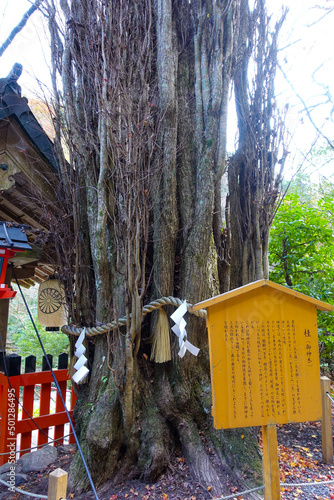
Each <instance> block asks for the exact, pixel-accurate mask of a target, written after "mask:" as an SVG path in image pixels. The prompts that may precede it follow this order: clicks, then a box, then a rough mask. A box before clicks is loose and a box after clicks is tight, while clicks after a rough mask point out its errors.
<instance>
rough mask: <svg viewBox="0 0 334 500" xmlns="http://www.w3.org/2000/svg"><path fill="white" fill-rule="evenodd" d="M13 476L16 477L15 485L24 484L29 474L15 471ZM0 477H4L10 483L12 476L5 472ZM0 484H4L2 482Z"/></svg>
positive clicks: (3, 479)
mask: <svg viewBox="0 0 334 500" xmlns="http://www.w3.org/2000/svg"><path fill="white" fill-rule="evenodd" d="M5 465H7V464H5ZM13 477H15V486H21V484H24V483H26V482H27V481H28V476H27V475H26V474H19V473H15V476H13ZM0 479H2V481H6V483H9V481H10V479H11V478H10V476H9V475H8V474H7V473H5V474H1V475H0ZM0 486H4V485H3V484H2V483H0Z"/></svg>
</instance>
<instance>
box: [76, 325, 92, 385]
mask: <svg viewBox="0 0 334 500" xmlns="http://www.w3.org/2000/svg"><path fill="white" fill-rule="evenodd" d="M85 336H86V328H83V330H82V332H81V333H80V335H79V338H78V340H77V341H76V343H75V353H74V355H75V356H76V357H77V358H78V360H77V362H76V363H75V365H74V368H75V370H77V371H76V373H75V374H74V375H73V377H72V380H74V382H75V383H76V384H78V383H79V382H81V380H83V379H84V378H85V377H86V375H87V373H88V372H89V370H88V368H87V366H85V364H86V363H87V361H88V360H87V358H86V356H85V352H86V347H85V346H84V345H83V341H84V340H85Z"/></svg>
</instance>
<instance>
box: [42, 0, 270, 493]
mask: <svg viewBox="0 0 334 500" xmlns="http://www.w3.org/2000/svg"><path fill="white" fill-rule="evenodd" d="M50 4H51V5H50V13H52V19H53V22H52V24H51V42H52V47H53V57H54V64H53V68H54V71H55V72H57V73H60V75H61V77H62V82H63V92H62V95H61V97H59V95H60V94H59V91H58V89H57V78H56V75H54V78H53V82H54V87H55V88H54V90H55V95H56V97H55V111H56V113H57V118H58V120H59V127H58V129H57V130H58V139H57V142H58V146H59V147H60V144H61V140H66V142H67V147H68V150H69V154H70V161H71V166H72V168H73V172H74V175H73V177H71V175H70V174H69V173H68V172H67V171H66V168H64V183H66V192H67V195H68V198H69V201H68V204H69V206H70V205H71V203H72V201H73V200H75V202H76V203H77V205H78V206H77V208H76V209H75V212H74V224H75V228H76V234H75V238H76V242H77V245H76V264H75V270H76V276H75V288H76V296H73V297H72V310H73V311H74V315H73V318H72V319H73V321H74V322H76V323H77V324H83V325H87V326H89V325H90V324H91V323H93V322H99V321H105V320H108V319H111V318H112V319H117V318H119V317H121V316H126V318H127V324H126V326H125V327H120V328H119V329H118V330H115V331H113V332H110V333H109V334H108V335H99V336H97V337H96V338H95V340H94V342H93V341H91V342H90V343H89V346H88V347H89V353H90V363H91V375H90V381H89V383H88V384H84V385H83V386H81V387H80V388H79V391H78V394H79V399H78V403H77V405H76V410H75V421H76V424H77V429H78V433H79V436H80V441H81V444H82V447H83V450H84V453H85V455H86V457H87V460H88V463H89V466H90V468H91V471H92V474H93V478H94V480H95V481H96V482H97V483H98V484H101V483H102V482H104V481H106V480H107V479H110V478H113V480H115V481H118V480H121V479H123V478H124V477H126V478H131V477H142V478H145V480H148V479H150V480H154V479H156V478H157V477H158V476H159V475H160V474H161V473H162V472H163V470H165V468H166V467H167V465H168V463H169V460H170V456H171V453H172V452H173V450H174V448H175V446H179V445H180V446H181V448H182V450H183V453H184V455H185V457H186V459H187V461H188V463H189V466H190V467H191V469H192V471H193V473H194V475H195V477H196V478H197V479H198V480H199V481H200V482H201V484H203V485H207V486H212V487H213V490H212V491H213V492H214V493H216V494H221V493H224V491H225V485H224V474H221V472H219V467H218V468H216V467H215V465H214V463H213V460H212V459H211V458H210V452H208V448H210V449H211V450H215V451H214V453H215V457H216V459H217V460H218V462H216V463H219V461H220V463H224V467H225V470H226V473H228V471H229V465H228V464H227V463H226V461H227V460H229V461H231V454H230V453H227V452H226V450H228V449H229V445H228V444H227V443H228V442H233V439H232V438H231V437H230V436H229V437H227V436H226V435H225V434H221V433H218V432H217V431H215V430H213V429H212V423H211V417H210V407H211V394H210V378H209V361H208V347H207V338H206V332H205V322H204V321H203V320H200V319H198V318H195V317H193V316H190V317H188V318H187V322H188V328H187V331H188V336H189V340H190V341H191V342H192V343H194V344H195V345H197V346H198V347H200V348H201V351H200V354H199V356H198V358H196V357H193V356H191V355H190V354H189V353H186V356H185V357H184V358H183V359H182V360H181V359H180V358H179V357H178V356H177V352H178V341H177V340H178V339H177V338H176V336H174V334H173V333H171V337H170V342H171V347H172V349H171V351H172V356H171V357H172V359H171V360H170V361H168V362H167V360H166V362H165V363H153V362H151V361H150V351H151V344H152V340H154V338H155V335H157V332H156V318H155V317H154V315H153V314H152V315H149V316H147V317H146V318H145V320H144V321H143V318H142V305H143V303H145V302H149V301H150V299H151V298H158V297H161V296H164V295H177V296H179V297H180V298H182V299H186V300H187V301H188V302H194V303H195V302H198V301H200V300H203V299H205V298H208V297H210V296H212V295H214V294H217V293H219V290H226V289H227V288H228V285H229V276H228V273H227V272H226V270H227V269H229V268H230V267H231V268H233V269H235V268H234V267H233V266H238V265H239V266H240V262H241V261H242V259H244V261H245V262H248V261H247V255H246V256H243V255H242V254H241V253H240V249H238V248H237V247H236V249H235V252H236V253H235V255H234V253H233V247H232V251H231V250H230V248H229V242H230V236H229V231H230V232H231V233H232V235H233V234H235V230H239V226H238V225H237V222H235V221H234V219H235V214H234V213H233V216H231V217H230V219H231V227H230V226H229V225H228V228H227V229H226V230H227V233H222V221H221V200H220V197H221V194H220V182H221V176H222V174H223V172H224V170H225V156H226V126H227V102H228V93H229V89H230V83H231V79H232V76H233V72H234V68H235V64H236V60H237V59H236V56H237V53H236V50H237V47H238V44H239V43H240V40H241V38H242V36H244V35H243V33H244V30H245V27H246V28H247V22H248V21H247V19H246V20H244V18H243V17H241V16H245V12H246V11H245V10H244V7H245V5H246V4H245V2H244V0H242V1H240V2H239V1H234V2H230V1H229V0H226V1H224V0H222V1H219V2H217V1H211V0H205V1H202V0H195V1H192V2H188V0H181V1H173V0H167V1H163V0H155V1H154V2H153V1H152V0H145V1H141V2H139V1H130V0H123V1H117V2H101V1H100V0H92V1H87V0H72V1H69V2H67V1H66V0H61V2H60V5H61V8H62V16H64V18H65V34H64V37H63V38H62V35H61V31H60V30H57V29H56V24H55V19H56V16H55V10H56V6H55V4H54V3H53V0H50ZM240 5H241V6H242V7H243V8H242V9H241V8H240ZM56 61H58V62H57V63H56ZM242 69H243V71H244V75H243V78H244V80H243V81H242V83H243V85H246V80H245V75H246V65H245V64H244V65H243V66H242ZM239 73H240V70H239ZM238 89H239V87H238ZM237 91H238V90H237ZM62 103H64V110H65V111H63V108H62ZM64 121H65V123H64ZM61 125H66V126H65V127H63V128H62V126H61ZM61 131H62V133H63V137H61ZM239 158H240V162H242V161H243V162H245V160H244V157H243V156H242V155H241V154H240V155H239ZM240 165H241V163H240ZM243 165H244V166H245V163H244V164H243ZM240 172H241V171H240ZM238 175H239V177H240V176H242V175H243V174H240V173H238V172H237V169H236V168H235V169H233V168H231V169H230V177H231V179H232V178H238ZM233 176H234V177H233ZM232 180H233V179H232ZM73 181H74V182H73ZM256 189H257V188H256ZM235 193H236V194H235V195H234V192H233V191H231V193H230V205H231V212H232V205H233V207H234V206H235V203H236V201H235V199H236V198H237V197H238V196H239V198H240V187H239V185H238V183H236V184H235ZM253 195H254V193H252V196H253ZM246 202H247V203H248V204H251V203H252V202H251V201H250V198H249V199H247V200H246ZM253 223H254V224H256V219H255V216H253V219H252V221H251V224H253ZM233 224H235V227H236V229H234V226H233ZM254 227H255V226H254ZM254 231H255V229H254ZM257 231H262V227H258V229H257ZM260 237H261V235H260ZM247 248H248V247H247ZM246 250H247V249H246ZM257 250H259V252H258V253H257V260H259V259H260V257H261V255H263V254H264V253H265V247H260V248H257ZM237 252H239V253H240V255H239V254H237ZM261 252H262V254H261ZM230 256H231V259H230ZM235 258H237V259H240V260H239V261H238V262H236V263H234V259H235ZM232 263H233V265H232ZM260 264H261V263H260ZM260 264H259V265H258V267H261V265H260ZM65 267H66V266H65V265H64V270H65ZM244 269H246V268H244ZM64 272H65V271H64ZM244 272H246V271H244ZM252 272H253V271H252ZM233 273H234V271H233V270H232V273H231V276H232V277H233V276H234V275H233ZM247 276H248V277H249V276H250V273H249V275H247ZM233 279H234V278H233ZM232 282H233V283H234V281H233V280H232ZM74 304H75V306H74ZM168 312H169V311H168ZM202 433H204V435H205V440H206V441H207V442H208V443H210V445H209V446H206V445H205V442H204V441H205V440H204V439H203V434H202ZM231 439H232V441H228V440H231ZM251 439H253V437H251ZM219 443H220V444H219ZM253 450H254V451H253V452H252V454H251V456H250V455H249V456H248V457H247V458H246V457H244V460H245V461H246V460H248V461H249V460H251V461H253V462H254V467H257V465H259V463H260V462H259V454H258V453H257V451H256V447H255V446H254V448H253ZM239 459H240V460H241V462H242V460H243V459H242V457H241V458H240V457H239ZM72 480H73V481H75V483H76V484H77V486H78V488H85V487H87V481H86V479H85V476H84V472H83V469H82V467H81V466H80V461H79V457H77V459H76V461H75V466H74V467H73V469H72Z"/></svg>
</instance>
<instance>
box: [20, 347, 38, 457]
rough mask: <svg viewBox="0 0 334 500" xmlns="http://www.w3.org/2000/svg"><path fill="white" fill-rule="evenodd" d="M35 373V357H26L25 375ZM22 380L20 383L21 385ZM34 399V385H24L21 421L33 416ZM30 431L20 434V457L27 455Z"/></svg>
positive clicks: (29, 445)
mask: <svg viewBox="0 0 334 500" xmlns="http://www.w3.org/2000/svg"><path fill="white" fill-rule="evenodd" d="M35 371H36V357H35V356H28V357H27V358H26V360H25V370H24V372H25V373H34V372H35ZM22 384H23V380H22V381H21V385H22ZM34 399H35V386H34V385H24V386H23V398H22V407H23V408H22V419H24V418H27V417H28V416H31V417H33V416H34ZM31 439H32V431H31V430H30V431H27V432H22V434H21V446H20V450H27V451H22V452H21V451H20V457H21V456H22V455H24V454H25V453H28V452H29V450H30V448H31Z"/></svg>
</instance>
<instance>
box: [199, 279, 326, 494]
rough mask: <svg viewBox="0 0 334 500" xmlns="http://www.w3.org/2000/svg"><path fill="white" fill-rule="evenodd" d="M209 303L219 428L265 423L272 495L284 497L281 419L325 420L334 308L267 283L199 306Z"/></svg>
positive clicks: (267, 481) (266, 461)
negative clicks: (323, 354)
mask: <svg viewBox="0 0 334 500" xmlns="http://www.w3.org/2000/svg"><path fill="white" fill-rule="evenodd" d="M202 308H206V309H207V327H208V333H209V350H210V369H211V386H212V399H213V407H212V415H213V420H214V426H215V428H216V429H222V428H223V429H230V428H236V427H249V426H262V430H263V459H264V461H263V465H264V476H265V499H266V500H276V499H277V498H280V496H279V474H278V459H277V437H276V424H286V423H289V422H306V421H313V420H319V419H320V418H321V394H320V383H319V381H320V367H319V348H318V332H317V309H320V310H322V311H330V310H332V309H333V307H332V306H330V305H328V304H325V303H323V302H320V301H319V300H316V299H313V298H311V297H307V296H306V295H303V294H301V293H298V292H295V291H294V290H290V289H288V288H285V287H283V286H281V285H277V284H276V283H272V282H270V281H267V280H260V281H256V282H254V283H250V284H249V285H245V286H243V287H241V288H237V289H235V290H232V291H231V292H227V293H225V294H222V295H219V296H217V297H213V298H212V299H209V300H206V301H204V302H200V303H199V304H196V305H195V306H193V310H194V311H196V310H198V309H202Z"/></svg>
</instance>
